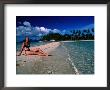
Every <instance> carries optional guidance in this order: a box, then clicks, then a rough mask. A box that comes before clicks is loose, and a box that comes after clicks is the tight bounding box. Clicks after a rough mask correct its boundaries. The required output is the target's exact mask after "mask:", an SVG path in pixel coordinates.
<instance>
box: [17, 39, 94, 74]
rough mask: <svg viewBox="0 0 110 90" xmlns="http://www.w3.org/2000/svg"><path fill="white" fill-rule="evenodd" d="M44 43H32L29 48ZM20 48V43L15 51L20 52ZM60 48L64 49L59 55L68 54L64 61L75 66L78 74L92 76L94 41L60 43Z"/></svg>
mask: <svg viewBox="0 0 110 90" xmlns="http://www.w3.org/2000/svg"><path fill="white" fill-rule="evenodd" d="M46 43H49V42H32V43H31V46H36V45H38V46H39V45H44V44H46ZM20 47H21V43H17V46H16V48H17V51H19V50H20ZM60 47H63V48H64V50H63V51H62V52H61V53H63V52H64V51H65V52H66V53H67V54H68V55H67V57H65V56H64V59H65V60H66V59H67V60H70V63H71V65H74V66H75V68H76V69H77V70H78V73H79V74H94V41H78V42H62V44H61V46H59V47H58V48H59V49H60ZM56 54H59V53H56ZM60 55H62V54H60ZM56 56H57V57H56V59H58V57H60V56H59V55H56ZM54 59H55V57H54ZM74 66H73V67H74Z"/></svg>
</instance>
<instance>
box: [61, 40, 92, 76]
mask: <svg viewBox="0 0 110 90" xmlns="http://www.w3.org/2000/svg"><path fill="white" fill-rule="evenodd" d="M63 45H64V46H65V47H66V48H67V49H66V50H67V51H68V54H69V55H70V60H71V62H72V63H74V65H75V67H76V68H77V70H78V72H79V73H80V74H94V41H80V42H64V43H63Z"/></svg>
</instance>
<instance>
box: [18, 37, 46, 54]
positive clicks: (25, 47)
mask: <svg viewBox="0 0 110 90" xmlns="http://www.w3.org/2000/svg"><path fill="white" fill-rule="evenodd" d="M29 47H30V41H29V38H28V37H26V39H25V41H24V42H23V44H22V47H21V51H20V53H19V55H18V56H20V55H21V54H22V52H23V50H24V51H25V55H41V56H48V54H47V53H45V52H44V51H42V50H41V49H40V48H36V49H34V50H30V48H29Z"/></svg>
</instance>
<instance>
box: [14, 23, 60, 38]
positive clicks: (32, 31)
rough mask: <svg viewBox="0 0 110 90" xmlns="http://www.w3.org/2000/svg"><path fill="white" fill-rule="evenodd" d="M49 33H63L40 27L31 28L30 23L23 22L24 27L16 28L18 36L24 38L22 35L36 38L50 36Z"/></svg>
mask: <svg viewBox="0 0 110 90" xmlns="http://www.w3.org/2000/svg"><path fill="white" fill-rule="evenodd" d="M49 32H52V33H61V32H60V30H58V29H48V28H45V27H43V26H42V27H39V26H35V27H33V26H31V23H30V22H27V21H25V22H23V26H18V27H16V34H17V36H20V35H21V36H22V35H25V34H26V35H35V36H41V35H45V34H48V33H49Z"/></svg>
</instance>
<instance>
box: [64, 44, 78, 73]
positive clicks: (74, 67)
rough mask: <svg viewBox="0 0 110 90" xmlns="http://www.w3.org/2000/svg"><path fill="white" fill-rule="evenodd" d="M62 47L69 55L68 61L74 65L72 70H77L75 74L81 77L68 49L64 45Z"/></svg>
mask: <svg viewBox="0 0 110 90" xmlns="http://www.w3.org/2000/svg"><path fill="white" fill-rule="evenodd" d="M62 47H64V49H65V50H66V52H67V53H68V58H67V59H66V60H69V61H70V63H71V65H72V68H73V69H74V70H75V74H77V75H79V71H78V69H77V68H76V66H75V64H74V63H73V62H72V60H71V56H70V54H69V52H68V50H67V48H66V47H65V46H64V44H62Z"/></svg>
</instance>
